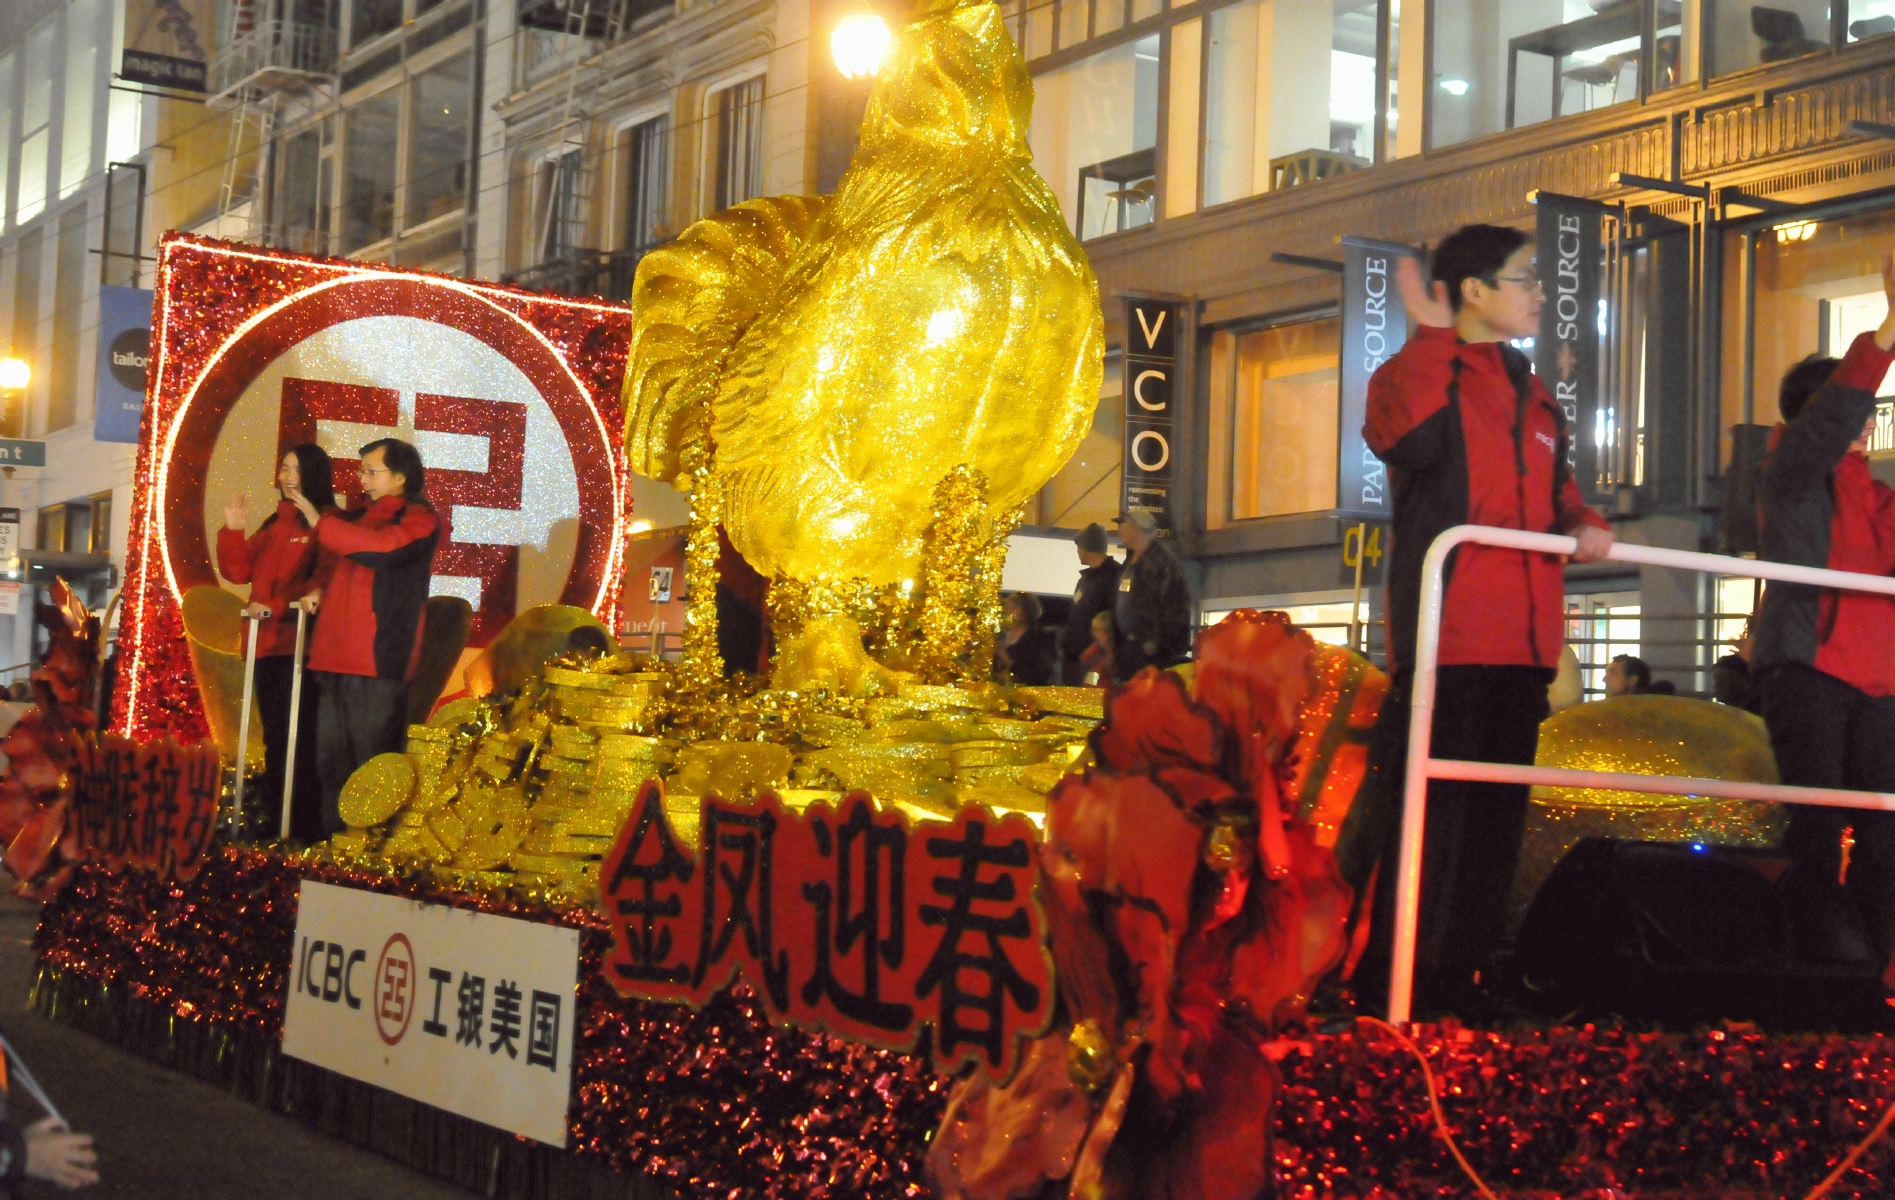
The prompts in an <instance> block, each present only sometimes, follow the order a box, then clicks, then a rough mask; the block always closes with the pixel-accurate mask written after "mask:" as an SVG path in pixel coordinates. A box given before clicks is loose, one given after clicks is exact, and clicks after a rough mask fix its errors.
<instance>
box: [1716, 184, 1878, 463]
mask: <svg viewBox="0 0 1895 1200" xmlns="http://www.w3.org/2000/svg"><path fill="white" fill-rule="evenodd" d="M1753 238H1754V242H1755V250H1754V262H1753V264H1752V270H1753V271H1754V272H1755V278H1754V285H1753V286H1754V288H1755V299H1754V305H1755V309H1754V312H1755V317H1754V319H1753V320H1752V321H1751V322H1750V328H1749V330H1748V336H1749V339H1750V350H1751V354H1752V355H1753V356H1754V359H1753V362H1754V366H1753V370H1752V374H1751V377H1750V388H1749V395H1748V400H1749V411H1748V412H1746V410H1745V400H1746V396H1745V388H1744V379H1743V354H1744V341H1743V339H1742V337H1727V338H1726V339H1725V349H1724V371H1723V378H1724V379H1725V381H1726V383H1725V385H1724V389H1723V398H1722V401H1723V402H1722V412H1721V420H1722V422H1723V427H1724V429H1725V430H1726V431H1728V430H1729V429H1730V428H1731V426H1733V425H1738V424H1744V423H1750V424H1757V425H1774V424H1775V423H1776V422H1777V420H1778V419H1779V415H1778V412H1777V389H1778V387H1779V385H1780V384H1781V383H1782V380H1783V376H1784V373H1785V372H1787V371H1788V370H1789V369H1790V368H1791V367H1793V366H1795V365H1796V364H1797V363H1798V362H1801V361H1802V360H1803V359H1804V358H1805V357H1806V356H1808V355H1809V354H1812V353H1822V354H1832V355H1836V356H1841V355H1842V354H1843V353H1844V352H1846V351H1847V350H1848V348H1849V343H1850V342H1851V341H1853V340H1854V339H1855V336H1856V335H1857V334H1858V333H1861V332H1862V331H1864V330H1868V329H1874V328H1875V327H1876V326H1877V325H1879V324H1881V322H1882V317H1883V314H1884V313H1885V312H1886V304H1885V302H1884V300H1883V298H1882V280H1881V273H1880V267H1879V266H1878V264H1879V262H1880V260H1881V255H1882V253H1883V251H1884V250H1885V249H1886V248H1887V247H1888V245H1889V243H1890V241H1891V240H1895V211H1889V210H1884V211H1880V212H1872V213H1863V214H1861V215H1859V216H1852V217H1843V218H1839V219H1837V220H1833V221H1784V222H1780V223H1779V224H1777V225H1776V226H1774V227H1767V228H1763V229H1760V230H1758V231H1757V232H1756V233H1755V234H1754V235H1753ZM1725 246H1726V255H1727V258H1726V261H1725V276H1724V277H1725V280H1726V285H1725V286H1726V293H1725V304H1724V314H1725V321H1726V325H1725V328H1726V329H1731V330H1743V329H1744V328H1745V322H1744V319H1743V318H1744V309H1745V303H1744V264H1743V262H1742V253H1743V249H1742V247H1743V239H1742V238H1741V237H1738V236H1735V235H1730V236H1727V237H1726V238H1725ZM1878 394H1879V395H1882V396H1887V397H1891V398H1895V378H1891V379H1889V380H1884V381H1883V382H1882V386H1881V387H1880V388H1879V389H1878ZM1879 415H1880V416H1881V425H1880V427H1879V428H1878V430H1877V434H1876V438H1875V440H1874V443H1873V445H1872V446H1871V453H1876V454H1880V453H1882V452H1885V451H1889V450H1895V399H1892V400H1891V402H1890V403H1889V404H1885V405H1884V406H1883V409H1882V410H1881V413H1880V414H1879ZM1727 449H1728V443H1727Z"/></svg>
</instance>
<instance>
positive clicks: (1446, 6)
mask: <svg viewBox="0 0 1895 1200" xmlns="http://www.w3.org/2000/svg"><path fill="white" fill-rule="evenodd" d="M1653 4H1656V5H1657V13H1656V34H1655V37H1654V40H1653V43H1652V45H1651V47H1650V60H1651V62H1652V63H1653V71H1652V75H1653V77H1652V78H1651V79H1645V78H1643V77H1642V69H1641V63H1642V62H1644V61H1645V60H1646V55H1647V47H1646V45H1645V41H1644V35H1643V34H1642V33H1641V28H1640V27H1641V25H1642V23H1643V22H1644V20H1645V16H1646V12H1647V10H1648V9H1649V7H1650V6H1651V5H1653ZM1436 5H1437V7H1436V9H1435V13H1434V80H1433V91H1432V93H1431V97H1430V99H1431V103H1432V105H1433V109H1434V116H1433V122H1432V123H1433V128H1432V130H1431V133H1432V135H1433V144H1434V145H1436V146H1449V145H1453V144H1454V143H1456V142H1463V141H1466V140H1467V139H1469V138H1475V137H1481V136H1483V135H1485V134H1490V133H1497V132H1499V131H1500V130H1502V129H1511V128H1514V127H1515V126H1518V125H1531V124H1534V123H1535V122H1539V121H1546V120H1551V119H1553V118H1556V117H1561V116H1570V115H1572V114H1573V113H1580V112H1589V111H1591V110H1592V109H1595V108H1604V107H1606V106H1608V105H1612V104H1620V103H1624V102H1626V101H1629V100H1637V99H1639V98H1641V97H1642V96H1644V95H1646V94H1648V93H1650V92H1655V91H1662V90H1663V89H1665V88H1668V87H1671V86H1674V85H1675V84H1677V83H1679V82H1681V81H1682V80H1683V79H1684V78H1685V68H1686V66H1687V65H1688V61H1689V55H1688V53H1687V52H1686V47H1685V45H1684V34H1685V29H1684V24H1683V4H1682V0H1616V2H1612V3H1606V2H1602V0H1436ZM1746 7H1748V5H1746Z"/></svg>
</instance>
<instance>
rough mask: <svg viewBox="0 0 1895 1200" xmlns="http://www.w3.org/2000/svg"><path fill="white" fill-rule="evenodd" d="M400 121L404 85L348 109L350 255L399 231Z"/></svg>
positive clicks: (345, 209)
mask: <svg viewBox="0 0 1895 1200" xmlns="http://www.w3.org/2000/svg"><path fill="white" fill-rule="evenodd" d="M400 123H401V89H400V88H389V89H388V90H387V91H385V92H383V93H381V94H380V95H378V96H376V97H374V98H373V99H370V100H366V101H364V102H362V103H361V104H358V105H356V106H355V107H354V108H352V109H350V110H349V111H348V124H347V125H346V126H345V128H344V139H345V141H344V145H343V156H344V157H343V162H344V164H345V165H344V170H343V176H344V178H343V197H342V250H343V253H345V254H346V253H349V252H351V251H355V250H360V249H361V248H362V247H364V246H368V245H373V244H374V243H376V242H379V241H381V240H382V239H383V238H385V237H388V236H389V235H390V234H392V233H394V232H395V179H396V174H395V164H396V162H397V159H396V144H395V142H396V133H397V132H398V127H399V125H400Z"/></svg>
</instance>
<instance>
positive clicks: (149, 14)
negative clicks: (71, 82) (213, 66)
mask: <svg viewBox="0 0 1895 1200" xmlns="http://www.w3.org/2000/svg"><path fill="white" fill-rule="evenodd" d="M210 44H211V0H125V56H124V58H122V59H121V60H120V61H119V68H118V77H119V78H120V79H123V80H125V81H126V82H127V83H145V84H150V85H151V86H153V87H162V88H174V89H176V90H178V91H183V92H201V91H204V90H205V83H206V75H205V64H206V63H208V62H209V61H210Z"/></svg>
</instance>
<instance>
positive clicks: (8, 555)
mask: <svg viewBox="0 0 1895 1200" xmlns="http://www.w3.org/2000/svg"><path fill="white" fill-rule="evenodd" d="M19 558H20V510H19V509H17V508H0V571H13V570H17V569H18V568H19V565H20V563H19ZM19 611H20V585H19V583H18V581H13V580H8V581H0V616H17V615H18V614H19Z"/></svg>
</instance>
